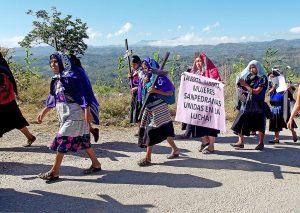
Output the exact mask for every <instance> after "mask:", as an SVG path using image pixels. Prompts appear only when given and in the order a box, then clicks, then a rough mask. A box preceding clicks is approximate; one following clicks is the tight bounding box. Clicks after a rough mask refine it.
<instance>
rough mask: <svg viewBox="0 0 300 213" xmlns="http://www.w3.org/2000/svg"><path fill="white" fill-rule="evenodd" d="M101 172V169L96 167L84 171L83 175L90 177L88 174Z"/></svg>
mask: <svg viewBox="0 0 300 213" xmlns="http://www.w3.org/2000/svg"><path fill="white" fill-rule="evenodd" d="M100 171H101V167H99V168H96V167H93V166H90V168H88V169H85V170H83V173H84V174H85V175H88V174H92V173H95V172H100Z"/></svg>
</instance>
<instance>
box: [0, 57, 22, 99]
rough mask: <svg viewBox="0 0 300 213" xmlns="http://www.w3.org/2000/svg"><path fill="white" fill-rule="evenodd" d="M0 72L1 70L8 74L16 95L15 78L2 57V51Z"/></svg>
mask: <svg viewBox="0 0 300 213" xmlns="http://www.w3.org/2000/svg"><path fill="white" fill-rule="evenodd" d="M0 72H2V73H4V74H5V75H7V76H8V79H9V80H10V81H11V83H12V85H13V89H14V92H15V94H16V95H18V88H17V83H16V80H15V78H14V76H13V74H12V72H11V70H10V68H9V66H8V64H7V61H6V60H5V59H4V57H3V55H2V53H0Z"/></svg>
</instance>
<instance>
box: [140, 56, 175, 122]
mask: <svg viewBox="0 0 300 213" xmlns="http://www.w3.org/2000/svg"><path fill="white" fill-rule="evenodd" d="M169 56H170V52H166V55H165V58H164V61H163V63H162V65H161V66H160V70H163V69H164V67H165V65H166V63H167V61H168V58H169ZM157 79H158V75H156V76H155V79H154V81H153V85H152V86H154V85H155V84H156V81H157ZM150 95H151V93H149V92H147V94H146V97H145V100H144V103H143V105H142V108H141V111H140V114H139V117H138V119H139V120H140V119H141V118H142V115H143V111H144V109H145V107H146V105H147V104H148V103H147V102H148V100H149V96H150Z"/></svg>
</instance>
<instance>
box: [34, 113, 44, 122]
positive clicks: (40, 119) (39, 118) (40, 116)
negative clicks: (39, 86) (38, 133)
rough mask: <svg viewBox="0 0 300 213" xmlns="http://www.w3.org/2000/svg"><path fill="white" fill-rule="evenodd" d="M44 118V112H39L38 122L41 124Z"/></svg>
mask: <svg viewBox="0 0 300 213" xmlns="http://www.w3.org/2000/svg"><path fill="white" fill-rule="evenodd" d="M43 119H44V115H43V113H42V112H40V113H39V114H38V116H37V118H36V122H37V123H38V124H41V123H43Z"/></svg>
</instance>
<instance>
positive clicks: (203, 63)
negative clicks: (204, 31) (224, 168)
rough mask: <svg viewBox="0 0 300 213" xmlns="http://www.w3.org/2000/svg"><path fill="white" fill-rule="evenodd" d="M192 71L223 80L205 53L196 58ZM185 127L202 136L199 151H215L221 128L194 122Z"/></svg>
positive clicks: (197, 135)
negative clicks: (197, 124)
mask: <svg viewBox="0 0 300 213" xmlns="http://www.w3.org/2000/svg"><path fill="white" fill-rule="evenodd" d="M190 72H191V73H194V74H198V75H201V76H205V77H208V78H212V79H215V80H217V81H221V78H220V75H219V72H218V70H217V68H216V66H215V65H214V64H213V62H212V61H211V60H210V59H209V58H208V57H207V56H206V54H205V53H200V54H199V56H197V57H196V58H195V60H194V64H193V67H192V69H191V71H190ZM185 129H186V132H189V133H190V134H191V136H192V137H193V138H199V137H200V140H201V141H202V144H201V146H200V148H199V152H202V153H203V154H211V153H213V152H214V143H215V141H216V137H217V136H218V134H219V133H220V130H217V129H213V128H208V127H204V126H196V125H192V124H186V127H185Z"/></svg>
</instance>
